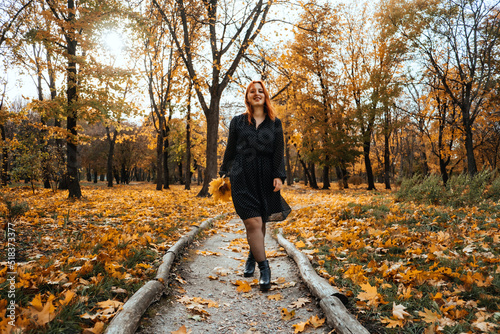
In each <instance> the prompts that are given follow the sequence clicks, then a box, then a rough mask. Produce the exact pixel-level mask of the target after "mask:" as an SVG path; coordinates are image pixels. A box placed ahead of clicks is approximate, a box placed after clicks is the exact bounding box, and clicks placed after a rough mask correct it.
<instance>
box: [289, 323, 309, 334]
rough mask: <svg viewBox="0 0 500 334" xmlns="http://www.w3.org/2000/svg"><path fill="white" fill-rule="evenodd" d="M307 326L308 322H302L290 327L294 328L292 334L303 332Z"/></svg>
mask: <svg viewBox="0 0 500 334" xmlns="http://www.w3.org/2000/svg"><path fill="white" fill-rule="evenodd" d="M307 324H308V322H307V321H304V322H299V323H298V324H295V325H292V326H293V327H294V328H295V331H294V333H302V332H303V331H305V329H306V326H307Z"/></svg>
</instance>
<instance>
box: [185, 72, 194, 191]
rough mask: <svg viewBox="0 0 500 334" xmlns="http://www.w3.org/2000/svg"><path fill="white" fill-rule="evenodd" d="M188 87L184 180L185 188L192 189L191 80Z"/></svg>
mask: <svg viewBox="0 0 500 334" xmlns="http://www.w3.org/2000/svg"><path fill="white" fill-rule="evenodd" d="M189 82H190V84H189V88H188V105H187V115H186V173H185V174H186V180H185V182H184V189H186V190H190V189H191V90H192V84H191V80H190V81H189Z"/></svg>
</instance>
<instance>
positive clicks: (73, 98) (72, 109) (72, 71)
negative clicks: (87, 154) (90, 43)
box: [66, 0, 82, 198]
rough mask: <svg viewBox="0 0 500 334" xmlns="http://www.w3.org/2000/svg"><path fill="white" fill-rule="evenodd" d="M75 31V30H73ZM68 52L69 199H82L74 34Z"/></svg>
mask: <svg viewBox="0 0 500 334" xmlns="http://www.w3.org/2000/svg"><path fill="white" fill-rule="evenodd" d="M68 12H69V14H68V21H69V23H70V24H71V25H72V24H74V22H75V15H76V14H75V1H74V0H68ZM72 29H73V28H72ZM66 41H67V51H68V68H67V83H68V87H67V89H66V94H67V99H68V115H67V117H66V128H67V130H68V131H69V132H70V135H69V136H68V138H67V140H66V156H67V159H68V161H67V173H68V190H69V195H68V196H69V198H80V197H82V191H81V189H80V182H79V180H78V146H77V144H78V141H77V138H78V133H77V130H76V126H77V121H78V114H77V109H76V107H77V106H76V102H77V99H78V95H77V84H78V83H77V69H76V46H77V41H76V40H75V38H74V36H73V35H72V34H66Z"/></svg>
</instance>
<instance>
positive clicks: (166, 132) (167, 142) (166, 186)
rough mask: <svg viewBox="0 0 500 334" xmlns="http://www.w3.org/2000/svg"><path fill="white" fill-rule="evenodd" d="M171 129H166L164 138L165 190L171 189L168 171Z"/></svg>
mask: <svg viewBox="0 0 500 334" xmlns="http://www.w3.org/2000/svg"><path fill="white" fill-rule="evenodd" d="M168 133H169V128H168V126H167V127H166V130H165V135H164V138H163V145H164V147H163V188H164V189H169V188H170V170H169V169H168V146H169V145H170V142H169V141H168ZM174 170H175V168H174Z"/></svg>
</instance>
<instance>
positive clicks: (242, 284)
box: [235, 280, 252, 292]
mask: <svg viewBox="0 0 500 334" xmlns="http://www.w3.org/2000/svg"><path fill="white" fill-rule="evenodd" d="M235 284H236V285H237V286H238V288H236V291H238V292H249V291H252V287H251V286H250V284H248V282H247V281H239V280H238V281H236V283H235Z"/></svg>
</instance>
